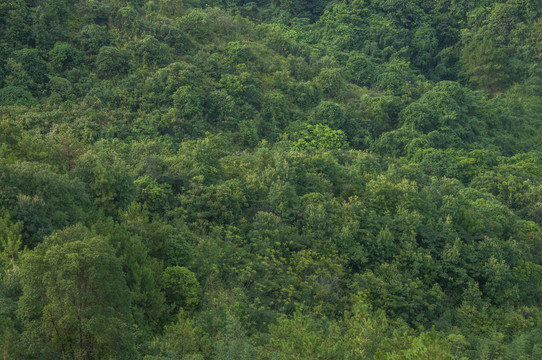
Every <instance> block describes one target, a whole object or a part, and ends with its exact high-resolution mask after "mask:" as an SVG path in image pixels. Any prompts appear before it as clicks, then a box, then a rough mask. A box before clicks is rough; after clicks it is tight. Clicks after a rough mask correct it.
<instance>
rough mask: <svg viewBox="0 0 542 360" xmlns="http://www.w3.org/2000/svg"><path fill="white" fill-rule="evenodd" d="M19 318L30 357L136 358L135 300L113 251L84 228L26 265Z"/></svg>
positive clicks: (47, 245) (51, 242)
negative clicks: (132, 301) (132, 326)
mask: <svg viewBox="0 0 542 360" xmlns="http://www.w3.org/2000/svg"><path fill="white" fill-rule="evenodd" d="M21 285H22V288H23V294H22V296H21V299H20V301H19V308H18V315H19V316H20V317H21V319H22V320H23V321H24V322H25V324H26V330H25V333H24V336H25V338H26V339H27V341H29V344H30V347H29V349H28V350H29V352H30V354H36V355H39V356H40V357H41V356H48V357H51V356H52V357H54V356H60V357H67V356H69V357H74V358H90V359H98V358H103V357H109V356H115V357H118V358H126V359H128V358H131V357H132V356H134V355H135V349H134V345H133V343H132V339H131V333H130V323H131V317H130V313H129V306H130V298H129V296H128V294H129V293H128V289H127V287H126V283H125V282H124V278H123V275H122V270H121V267H120V263H119V261H118V259H117V258H116V257H115V255H114V252H113V249H112V247H111V246H110V245H109V244H108V243H107V242H106V241H105V240H104V239H103V238H101V237H97V236H93V235H92V234H91V233H90V232H89V231H88V230H87V229H85V228H84V227H83V226H80V225H78V226H75V227H71V228H67V229H65V230H64V231H62V232H58V233H55V234H54V235H52V236H50V237H48V238H47V239H46V240H45V242H44V243H43V244H41V245H40V246H38V247H37V248H36V249H35V250H34V251H33V252H32V253H30V254H28V255H27V256H25V258H24V259H23V262H22V264H21Z"/></svg>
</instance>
